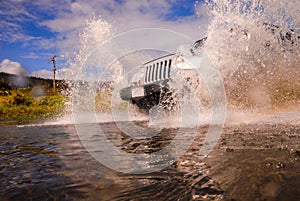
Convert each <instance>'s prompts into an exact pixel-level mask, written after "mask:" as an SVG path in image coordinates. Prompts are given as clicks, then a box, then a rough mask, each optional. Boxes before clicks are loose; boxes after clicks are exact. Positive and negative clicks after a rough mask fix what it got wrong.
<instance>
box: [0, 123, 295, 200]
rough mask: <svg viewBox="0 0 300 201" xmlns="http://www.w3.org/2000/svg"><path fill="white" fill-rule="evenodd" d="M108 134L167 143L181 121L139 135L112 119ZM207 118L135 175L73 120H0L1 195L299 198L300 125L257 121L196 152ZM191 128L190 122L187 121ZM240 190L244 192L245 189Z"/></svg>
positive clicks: (132, 143) (125, 142)
mask: <svg viewBox="0 0 300 201" xmlns="http://www.w3.org/2000/svg"><path fill="white" fill-rule="evenodd" d="M101 127H102V128H103V130H104V131H105V133H106V136H107V137H108V139H109V140H110V141H111V142H112V143H113V144H115V145H116V146H117V147H119V148H120V149H121V150H124V151H126V152H129V153H141V152H146V153H148V152H153V151H157V150H159V149H160V148H162V147H164V146H166V145H167V144H168V143H170V141H171V140H172V139H173V137H174V134H176V132H177V129H164V130H163V131H162V132H161V133H160V134H159V135H157V136H155V137H153V138H151V139H148V140H134V139H132V138H130V137H128V136H126V135H125V134H123V133H121V131H120V130H119V129H117V127H116V125H115V124H114V123H105V124H101ZM207 129H208V126H202V127H200V128H199V130H198V136H197V139H196V141H195V142H194V143H193V145H192V146H191V147H190V149H189V150H188V152H187V153H186V154H185V155H184V156H183V157H181V158H180V159H179V160H178V161H177V162H176V163H174V164H172V165H171V166H170V167H168V168H166V169H164V170H162V171H159V172H154V173H149V174H142V175H130V174H122V173H117V172H115V171H113V170H110V169H108V168H106V167H104V166H103V165H101V164H100V163H99V162H97V161H96V160H95V159H93V158H92V157H91V156H90V155H89V154H88V152H87V151H86V150H85V149H84V148H83V146H82V144H81V142H80V140H79V138H78V136H77V134H76V129H75V126H74V125H51V126H49V125H48V126H47V125H43V126H37V125H36V126H2V127H1V129H0V196H1V199H2V200H223V199H224V200H230V199H235V200H240V199H242V200H255V199H256V200H274V199H275V200H276V199H277V200H297V198H299V196H300V192H299V188H298V187H299V184H300V172H299V168H300V164H299V160H300V159H298V158H299V157H300V154H299V153H300V148H299V137H300V128H299V126H297V125H288V124H286V125H271V124H266V125H264V124H262V125H259V124H255V125H251V126H248V127H247V126H231V127H227V128H226V129H225V130H224V133H223V135H222V138H221V140H220V143H219V145H218V147H217V148H216V150H215V151H213V152H212V154H211V155H210V156H209V157H208V158H206V159H204V160H200V159H199V158H198V154H199V147H200V146H201V142H202V140H203V136H204V135H205V133H206V132H207ZM187 132H188V129H187ZM241 192H243V193H241Z"/></svg>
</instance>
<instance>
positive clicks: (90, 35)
mask: <svg viewBox="0 0 300 201" xmlns="http://www.w3.org/2000/svg"><path fill="white" fill-rule="evenodd" d="M299 4H300V3H299V1H296V0H294V1H290V0H284V1H271V0H258V1H239V0H231V1H221V0H214V1H211V0H207V1H206V6H207V7H208V15H209V17H210V23H209V26H208V30H207V36H208V39H207V41H206V43H205V45H204V50H205V51H206V52H207V53H208V55H209V56H210V58H211V60H212V61H213V63H214V64H215V65H216V67H217V68H218V70H219V71H220V72H221V75H222V77H223V82H224V85H225V89H226V96H227V102H228V106H229V107H231V108H239V109H243V110H249V109H254V110H257V109H259V110H261V109H264V110H266V109H268V110H270V109H271V110H274V107H278V106H281V107H282V106H285V105H287V104H290V105H291V104H292V105H294V106H295V105H296V107H297V105H299V100H300V92H299V89H300V84H299V83H300V80H299V79H300V71H299V64H298V63H299V62H298V61H299V55H300V44H299V29H297V28H298V27H299V23H300V19H299V15H298V13H299V9H300V5H299ZM195 29H197V28H196V27H195ZM115 34H116V31H115V30H114V28H113V26H112V25H111V24H109V23H107V22H106V21H104V20H102V19H101V18H95V17H93V18H90V19H88V20H87V21H86V25H85V27H84V29H83V31H82V32H81V34H80V36H79V39H80V45H79V47H78V48H77V49H78V50H77V51H75V52H74V53H72V55H69V58H72V59H70V60H69V64H70V66H71V69H72V70H71V71H72V72H73V75H72V76H73V77H74V75H76V74H77V73H78V72H79V71H80V68H81V67H82V65H83V64H84V62H85V61H86V59H87V58H88V57H89V55H91V54H92V52H93V51H94V50H95V49H96V48H97V47H98V46H99V45H101V44H102V43H103V42H105V41H106V40H108V39H109V38H111V37H113V36H114V35H115ZM146 58H149V57H148V55H146V54H144V53H134V54H131V55H125V56H124V57H123V58H119V59H118V60H117V61H115V62H114V63H113V64H112V65H111V66H109V67H106V68H105V70H106V72H103V73H106V74H107V75H108V76H104V77H106V78H107V77H110V79H111V80H112V81H113V82H115V83H119V85H120V83H121V82H122V79H123V78H124V71H127V72H128V71H130V69H128V68H127V69H126V65H125V66H124V65H123V64H124V63H126V62H127V64H128V63H130V64H133V66H135V67H136V65H138V63H139V64H142V63H143V62H146V61H147V59H146ZM127 66H130V65H127ZM107 71H110V72H107ZM101 81H107V80H99V82H101ZM126 84H128V83H125V82H124V85H126ZM189 85H190V87H192V88H195V89H194V92H196V95H197V96H198V98H199V100H200V101H199V103H200V104H202V105H201V107H202V108H201V109H203V105H204V106H205V107H207V108H210V103H211V100H209V99H210V97H209V96H210V95H209V93H208V92H207V89H206V86H205V85H203V84H199V83H198V80H197V79H196V81H193V80H192V81H191V82H190V83H189ZM103 86H105V85H102V88H103ZM122 86H123V85H122ZM174 86H176V84H175V85H174ZM110 87H111V86H110ZM101 93H102V95H101V97H100V98H102V99H101V100H100V101H98V102H97V100H96V104H98V105H96V108H97V107H98V108H100V111H101V112H103V111H105V110H106V109H107V108H108V110H109V107H110V104H111V100H110V98H111V97H110V95H111V92H109V91H107V90H106V89H105V90H102V91H101ZM103 94H106V95H105V97H104V98H103ZM107 94H108V95H107ZM175 94H176V93H175ZM96 98H97V97H96ZM104 99H105V100H104ZM120 104H121V100H120ZM103 105H105V106H103ZM99 106H100V107H99Z"/></svg>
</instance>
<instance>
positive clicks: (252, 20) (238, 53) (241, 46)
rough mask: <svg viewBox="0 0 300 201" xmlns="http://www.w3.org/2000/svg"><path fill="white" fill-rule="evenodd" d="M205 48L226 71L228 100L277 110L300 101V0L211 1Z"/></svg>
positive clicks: (242, 106)
mask: <svg viewBox="0 0 300 201" xmlns="http://www.w3.org/2000/svg"><path fill="white" fill-rule="evenodd" d="M207 3H208V5H209V7H210V12H209V13H210V16H211V22H210V24H209V28H208V39H207V42H206V44H205V49H206V50H207V52H208V53H209V55H210V56H211V59H212V60H213V62H214V63H215V64H216V66H217V67H218V68H219V70H220V71H221V72H222V75H223V80H224V83H225V88H226V93H227V99H228V101H229V105H232V106H237V107H240V108H243V109H245V108H256V109H257V108H259V109H262V108H264V109H273V106H274V105H280V104H284V102H289V101H292V102H293V104H297V102H298V101H299V98H300V96H299V92H296V91H297V89H299V87H300V86H299V83H300V80H299V79H300V71H299V67H298V66H299V59H300V56H299V55H300V49H299V48H300V44H299V29H298V30H297V29H296V28H297V27H299V23H300V20H299V15H298V14H297V13H299V11H300V10H299V9H300V2H299V1H290V0H284V1H281V0H280V1H279V0H278V1H269V0H260V1H221V0H215V1H207Z"/></svg>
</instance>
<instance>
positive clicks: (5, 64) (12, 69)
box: [0, 59, 28, 76]
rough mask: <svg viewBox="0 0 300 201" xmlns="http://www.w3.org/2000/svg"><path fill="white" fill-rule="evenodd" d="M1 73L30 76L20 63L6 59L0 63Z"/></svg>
mask: <svg viewBox="0 0 300 201" xmlns="http://www.w3.org/2000/svg"><path fill="white" fill-rule="evenodd" d="M0 72H4V73H9V74H15V75H22V76H27V75H28V73H27V71H26V70H25V69H24V68H23V67H22V66H21V64H20V63H18V62H14V61H10V60H9V59H4V60H3V61H2V62H1V63H0Z"/></svg>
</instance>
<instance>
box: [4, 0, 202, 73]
mask: <svg viewBox="0 0 300 201" xmlns="http://www.w3.org/2000/svg"><path fill="white" fill-rule="evenodd" d="M197 2H198V3H197ZM197 2H196V1H189V0H186V1H184V0H152V1H151V0H115V1H113V0H76V1H75V0H60V1H58V0H38V1H30V0H3V1H1V4H0V65H1V66H0V71H4V72H10V73H14V72H16V71H17V72H18V70H20V69H25V70H26V71H27V74H28V75H34V76H36V75H38V76H39V77H50V76H51V63H49V62H48V60H49V58H50V56H51V55H58V56H59V55H63V54H64V53H65V52H67V51H69V50H70V48H72V47H75V46H76V44H77V43H78V33H80V31H81V30H82V27H83V25H84V23H85V20H86V19H88V18H89V17H90V16H99V15H101V18H102V19H103V20H106V21H108V22H109V23H112V24H113V26H114V28H115V29H116V30H117V31H118V32H123V31H128V30H132V29H136V28H149V27H151V28H153V27H156V28H167V29H171V30H175V31H178V32H181V33H183V34H186V35H187V36H189V37H191V38H192V39H195V40H196V39H198V38H199V37H201V36H202V35H201V33H200V32H201V31H199V29H198V27H199V26H200V24H201V19H198V17H197V15H196V13H195V4H196V3H197V4H198V5H199V4H201V3H199V1H197ZM200 2H201V1H200ZM202 20H203V22H206V21H207V19H202ZM57 66H58V69H59V70H61V69H64V68H68V66H67V64H66V62H65V60H64V59H63V58H62V57H58V59H57Z"/></svg>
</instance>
